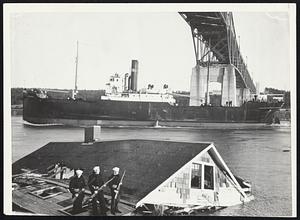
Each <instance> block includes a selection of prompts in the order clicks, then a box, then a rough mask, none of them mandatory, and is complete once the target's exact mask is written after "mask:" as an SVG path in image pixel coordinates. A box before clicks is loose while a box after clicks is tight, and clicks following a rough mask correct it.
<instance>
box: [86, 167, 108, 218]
mask: <svg viewBox="0 0 300 220" xmlns="http://www.w3.org/2000/svg"><path fill="white" fill-rule="evenodd" d="M88 185H89V188H90V190H91V192H92V197H93V198H92V203H93V214H94V215H98V214H99V213H98V203H100V215H106V206H105V199H104V195H103V190H102V188H103V187H104V186H105V185H104V182H103V178H102V175H101V174H100V167H99V166H95V167H94V168H93V173H92V174H91V175H90V176H89V181H88ZM101 187H102V188H101Z"/></svg>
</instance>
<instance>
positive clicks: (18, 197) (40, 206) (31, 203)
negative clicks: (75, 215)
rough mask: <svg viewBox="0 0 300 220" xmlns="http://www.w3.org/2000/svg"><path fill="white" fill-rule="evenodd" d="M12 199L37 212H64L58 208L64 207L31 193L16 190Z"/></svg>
mask: <svg viewBox="0 0 300 220" xmlns="http://www.w3.org/2000/svg"><path fill="white" fill-rule="evenodd" d="M12 199H13V202H14V203H15V204H17V205H18V206H20V207H22V208H24V209H26V210H29V211H31V212H33V213H36V214H46V215H62V213H61V212H59V211H58V209H61V208H62V207H61V206H59V205H57V204H55V203H54V204H53V203H49V202H47V201H44V200H41V199H39V198H37V197H35V196H32V195H30V194H25V193H22V192H19V191H17V190H16V191H13V195H12Z"/></svg>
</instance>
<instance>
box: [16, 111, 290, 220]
mask: <svg viewBox="0 0 300 220" xmlns="http://www.w3.org/2000/svg"><path fill="white" fill-rule="evenodd" d="M224 127H226V125H222V124H220V128H219V129H218V128H214V129H211V128H210V129H205V128H201V129H197V128H102V129H101V139H102V140H114V139H128V138H130V139H134V138H144V139H147V138H150V139H154V138H155V139H159V140H172V141H204V142H214V144H215V146H216V147H217V149H218V151H219V152H220V154H221V156H222V158H223V159H224V160H225V162H226V163H227V165H228V167H229V168H230V169H231V171H232V172H233V173H234V174H235V175H237V176H240V177H242V178H245V179H247V180H249V181H251V182H252V187H253V194H254V196H255V200H253V201H251V202H249V203H246V204H244V205H237V206H233V207H228V208H225V209H222V210H220V211H217V212H215V213H213V214H212V215H222V216H224V215H233V216H290V215H292V187H291V153H290V149H291V129H290V127H285V126H283V127H278V126H276V127H272V126H261V127H256V128H249V127H245V128H243V127H240V128H239V129H236V128H234V129H228V128H226V129H224ZM83 138H84V133H83V129H82V128H67V127H38V128H36V127H31V126H28V125H24V124H23V120H22V117H20V116H15V117H14V116H13V117H12V160H13V162H14V161H16V160H18V159H20V158H22V157H24V156H25V155H27V154H29V153H31V152H33V151H35V150H37V149H38V148H40V147H42V146H43V145H45V144H47V143H49V142H59V141H83ZM283 150H285V151H286V152H283Z"/></svg>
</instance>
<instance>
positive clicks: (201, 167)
mask: <svg viewBox="0 0 300 220" xmlns="http://www.w3.org/2000/svg"><path fill="white" fill-rule="evenodd" d="M193 164H196V165H199V166H200V169H201V182H200V188H196V187H192V170H193ZM202 179H203V165H202V164H201V163H195V162H192V164H191V172H190V188H191V189H203V183H202Z"/></svg>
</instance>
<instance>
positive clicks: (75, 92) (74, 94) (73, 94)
mask: <svg viewBox="0 0 300 220" xmlns="http://www.w3.org/2000/svg"><path fill="white" fill-rule="evenodd" d="M75 63H76V67H75V89H74V90H73V93H72V98H73V99H75V96H76V94H77V92H78V91H77V70H78V41H77V51H76V60H75Z"/></svg>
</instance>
